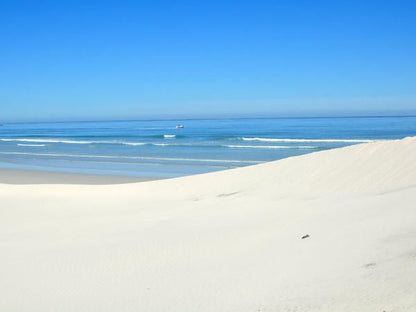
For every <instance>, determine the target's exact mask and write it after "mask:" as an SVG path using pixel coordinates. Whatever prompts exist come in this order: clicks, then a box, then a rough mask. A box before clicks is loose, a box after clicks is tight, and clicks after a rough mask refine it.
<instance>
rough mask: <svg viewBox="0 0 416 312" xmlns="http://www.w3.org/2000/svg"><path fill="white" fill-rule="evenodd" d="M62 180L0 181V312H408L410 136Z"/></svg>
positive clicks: (414, 222) (413, 233)
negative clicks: (153, 173)
mask: <svg viewBox="0 0 416 312" xmlns="http://www.w3.org/2000/svg"><path fill="white" fill-rule="evenodd" d="M11 175H13V176H14V177H10V176H11ZM46 175H47V174H46ZM46 175H44V177H45V176H46ZM45 179H49V180H45ZM71 179H72V180H71ZM71 179H69V180H67V181H69V182H66V181H63V180H65V179H64V175H61V176H59V175H56V176H53V177H49V178H36V177H35V175H34V172H30V171H19V173H18V172H16V171H2V172H1V173H0V237H1V240H0V248H1V257H0V293H1V296H0V310H1V311H8V312H14V311H16V312H17V311H19V312H34V311H42V312H43V311H62V312H72V311H77V312H81V311H109V312H110V311H111V312H113V311H161V312H162V311H177V312H186V311H189V312H191V311H207V312H208V311H210V312H211V311H236V312H237V311H238V312H243V311H247V312H248V311H256V312H259V311H262V312H266V311H328V312H334V311H337V312H338V311H349V312H351V311H380V312H382V311H386V312H390V311H416V295H415V290H416V279H415V276H416V243H415V239H416V210H415V209H416V206H415V203H416V137H408V138H405V139H401V140H388V141H387V140H386V141H385V140H380V141H374V142H369V143H362V144H357V145H351V146H346V147H342V148H336V149H330V150H322V151H317V152H313V153H309V154H305V155H299V156H294V157H289V158H285V159H281V160H277V161H272V162H266V163H261V164H256V165H251V166H246V167H241V168H235V169H230V170H224V171H217V172H210V173H205V174H199V175H191V176H186V177H179V178H172V179H162V180H153V181H142V180H137V179H136V180H134V181H133V180H128V178H123V177H119V178H117V177H112V179H114V180H111V179H110V180H107V182H108V183H103V179H102V177H101V180H100V181H101V182H102V183H97V181H98V180H95V182H96V183H94V181H93V180H94V179H99V178H91V177H90V179H92V180H88V178H87V177H86V178H85V179H84V178H81V179H80V178H78V180H77V181H78V182H79V181H81V180H82V181H84V182H88V181H89V182H88V183H75V180H76V178H75V180H73V179H74V176H72V178H71ZM126 179H127V180H126ZM132 179H135V178H132ZM71 181H72V182H73V183H70V182H71ZM41 182H42V183H41ZM65 182H66V183H65ZM127 182H129V183H127ZM28 183H30V184H28Z"/></svg>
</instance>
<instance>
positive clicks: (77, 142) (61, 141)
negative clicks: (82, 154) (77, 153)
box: [0, 139, 100, 144]
mask: <svg viewBox="0 0 416 312" xmlns="http://www.w3.org/2000/svg"><path fill="white" fill-rule="evenodd" d="M0 141H4V142H34V143H67V144H91V143H95V141H73V140H58V139H0ZM97 143H100V141H97Z"/></svg>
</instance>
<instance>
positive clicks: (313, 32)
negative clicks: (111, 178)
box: [0, 0, 416, 121]
mask: <svg viewBox="0 0 416 312" xmlns="http://www.w3.org/2000/svg"><path fill="white" fill-rule="evenodd" d="M415 11H416V1H413V0H412V1H405V0H403V1H382V0H381V1H354V0H353V1H342V0H340V1H293V0H292V1H278V0H275V1H261V0H259V1H243V0H242V1H226V0H223V1H196V0H194V1H157V0H155V1H105V0H103V1H41V0H38V1H17V0H16V1H4V0H1V1H0V38H1V40H0V64H1V65H0V121H55V120H56V121H58V120H110V119H142V118H160V119H163V118H176V117H181V118H193V117H195V118H203V117H208V118H209V117H216V118H218V117H250V116H253V117H267V116H342V115H355V116H356V115H402V114H404V115H406V114H416V22H415V15H414V12H415Z"/></svg>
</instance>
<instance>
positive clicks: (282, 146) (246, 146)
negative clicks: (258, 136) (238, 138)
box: [222, 145, 318, 149]
mask: <svg viewBox="0 0 416 312" xmlns="http://www.w3.org/2000/svg"><path fill="white" fill-rule="evenodd" d="M222 146H223V147H230V148H263V149H314V148H318V147H317V146H284V145H222Z"/></svg>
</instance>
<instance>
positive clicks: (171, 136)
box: [163, 134, 176, 139]
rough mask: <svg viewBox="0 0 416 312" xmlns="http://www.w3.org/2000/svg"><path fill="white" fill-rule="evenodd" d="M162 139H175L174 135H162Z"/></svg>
mask: <svg viewBox="0 0 416 312" xmlns="http://www.w3.org/2000/svg"><path fill="white" fill-rule="evenodd" d="M163 137H164V138H165V139H174V138H176V135H175V134H165V135H163Z"/></svg>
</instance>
